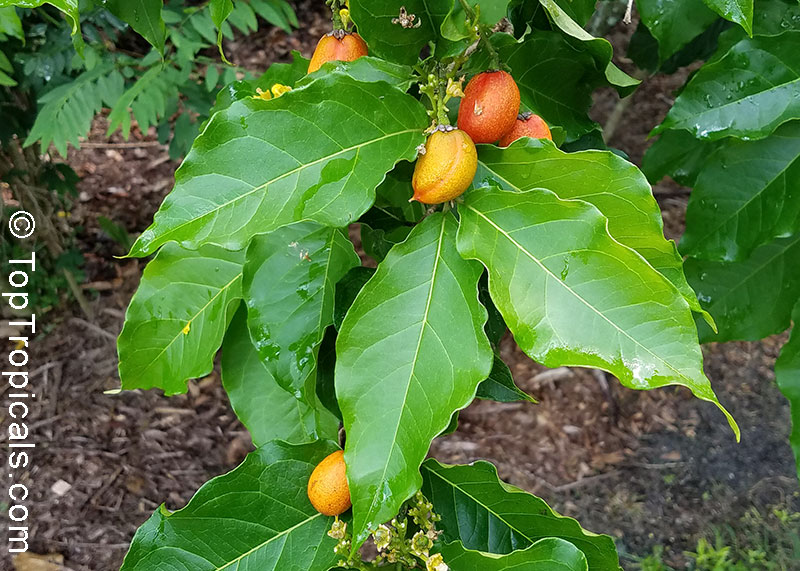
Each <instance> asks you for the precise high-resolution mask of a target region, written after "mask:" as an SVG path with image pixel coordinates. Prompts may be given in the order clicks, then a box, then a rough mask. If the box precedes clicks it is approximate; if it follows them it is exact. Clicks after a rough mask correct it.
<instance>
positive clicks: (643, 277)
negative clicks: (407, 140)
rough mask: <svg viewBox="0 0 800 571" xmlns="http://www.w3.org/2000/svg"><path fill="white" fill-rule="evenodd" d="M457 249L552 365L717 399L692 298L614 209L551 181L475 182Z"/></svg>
mask: <svg viewBox="0 0 800 571" xmlns="http://www.w3.org/2000/svg"><path fill="white" fill-rule="evenodd" d="M459 213H460V215H461V225H460V228H459V232H458V250H459V252H460V253H461V255H462V256H464V257H465V258H469V259H478V260H480V261H481V262H483V264H484V265H485V266H486V267H487V268H488V269H489V291H490V292H491V295H492V300H493V301H494V302H495V304H496V305H497V308H498V309H499V310H500V312H501V313H502V314H503V317H504V318H505V321H506V323H507V324H508V327H509V329H510V330H511V332H512V333H513V334H514V339H515V340H516V342H517V344H518V345H519V346H520V348H521V349H522V350H523V351H525V352H526V353H527V354H528V355H529V356H530V357H532V358H533V359H535V360H537V361H538V362H540V363H542V364H544V365H545V366H547V367H560V366H584V367H594V368H598V369H603V370H605V371H608V372H610V373H612V374H613V375H615V376H616V377H617V378H619V380H620V381H621V382H622V384H623V385H625V386H627V387H630V388H633V389H653V388H657V387H663V386H667V385H683V386H685V387H688V388H689V389H690V390H691V391H692V392H693V393H694V394H695V396H697V397H699V398H701V399H703V400H707V401H709V402H713V403H715V404H716V405H717V406H719V407H720V409H721V410H722V411H723V412H724V413H725V414H726V416H727V417H728V421H729V423H730V425H731V428H732V429H733V430H734V432H735V433H736V435H737V438H738V435H739V430H738V427H737V426H736V423H735V422H734V421H733V419H732V418H731V417H730V415H729V414H728V413H727V411H725V409H724V408H722V406H721V405H720V404H719V402H718V401H717V398H716V396H715V395H714V392H713V390H712V389H711V383H710V382H709V381H708V379H707V378H706V376H705V374H704V373H703V367H702V360H703V359H702V353H701V352H700V347H699V345H698V344H697V332H696V329H695V325H694V322H693V320H692V314H691V311H690V309H689V305H688V304H687V302H686V300H685V299H684V298H683V296H681V295H680V292H678V290H677V289H676V288H675V286H673V285H672V284H671V283H670V282H669V281H667V280H666V278H664V277H663V276H662V275H661V274H660V273H658V272H657V271H656V270H654V269H653V268H652V266H650V265H649V264H648V263H647V262H646V261H645V260H644V259H643V258H642V257H641V256H639V255H638V254H637V253H636V252H634V251H633V250H630V249H629V248H627V247H626V246H623V245H622V244H620V243H619V242H617V241H616V240H614V239H613V238H612V237H611V236H610V235H609V234H608V231H607V229H606V226H607V223H608V222H607V220H606V218H605V217H604V216H603V215H602V214H601V213H600V212H599V211H598V210H597V209H596V208H595V207H594V206H592V205H590V204H588V203H586V202H583V201H580V200H561V199H560V198H558V197H557V196H556V195H555V194H553V193H552V192H550V191H549V190H544V189H536V190H532V191H528V192H506V191H498V190H496V189H489V190H473V191H470V192H468V193H467V194H466V201H465V202H464V204H463V205H462V206H459Z"/></svg>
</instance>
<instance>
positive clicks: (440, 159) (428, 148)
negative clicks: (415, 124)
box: [411, 128, 478, 204]
mask: <svg viewBox="0 0 800 571" xmlns="http://www.w3.org/2000/svg"><path fill="white" fill-rule="evenodd" d="M477 169H478V153H477V152H476V150H475V143H473V142H472V139H470V138H469V135H467V134H466V133H465V132H464V131H461V130H460V129H452V128H451V129H450V130H438V131H435V132H434V133H433V134H432V135H431V136H430V137H428V140H427V141H426V143H425V154H420V156H419V158H418V159H417V164H416V166H415V167H414V177H413V178H412V180H411V184H412V186H413V187H414V200H418V201H420V202H423V203H425V204H439V203H441V202H447V201H448V200H453V199H454V198H456V197H458V196H461V194H462V193H463V192H464V191H465V190H467V188H468V187H469V185H470V183H472V179H473V178H474V177H475V171H476V170H477Z"/></svg>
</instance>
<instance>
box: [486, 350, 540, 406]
mask: <svg viewBox="0 0 800 571" xmlns="http://www.w3.org/2000/svg"><path fill="white" fill-rule="evenodd" d="M475 396H476V397H477V398H479V399H488V400H493V401H497V402H517V401H528V402H532V403H535V402H536V399H535V398H533V397H532V396H531V395H529V394H528V393H526V392H525V391H523V390H522V389H520V388H519V387H518V386H517V385H516V384H515V383H514V378H513V377H512V376H511V369H509V368H508V365H506V364H505V363H504V362H503V360H502V359H501V358H500V356H499V355H497V354H495V356H494V364H493V365H492V372H491V373H489V378H488V379H486V380H485V381H482V382H481V384H480V385H478V392H477V393H476V394H475Z"/></svg>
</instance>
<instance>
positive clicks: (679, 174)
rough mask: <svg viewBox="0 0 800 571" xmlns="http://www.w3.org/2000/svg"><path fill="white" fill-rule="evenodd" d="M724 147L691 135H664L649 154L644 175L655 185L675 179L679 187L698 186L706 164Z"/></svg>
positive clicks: (669, 132) (680, 131) (665, 132)
mask: <svg viewBox="0 0 800 571" xmlns="http://www.w3.org/2000/svg"><path fill="white" fill-rule="evenodd" d="M721 144H723V143H722V142H716V141H715V142H712V141H702V140H700V139H695V138H694V137H693V136H692V134H691V133H689V132H688V131H682V130H676V131H673V130H671V129H670V130H667V131H664V132H663V133H661V135H659V136H658V139H656V141H655V142H654V143H653V144H652V145H651V146H650V148H648V149H647V152H645V154H644V158H643V159H642V172H644V174H645V175H646V176H647V180H649V181H650V182H651V183H653V184H655V183H657V182H658V181H659V180H661V179H662V178H664V177H665V176H671V177H672V178H673V179H674V180H675V182H677V183H678V184H682V185H684V186H694V183H695V181H696V180H697V175H698V174H699V173H700V172H701V171H702V169H703V165H704V164H705V161H706V160H707V159H708V157H709V156H710V155H711V154H712V153H713V152H714V151H715V150H716V149H718V148H719V147H720V146H721Z"/></svg>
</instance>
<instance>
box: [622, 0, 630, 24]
mask: <svg viewBox="0 0 800 571" xmlns="http://www.w3.org/2000/svg"><path fill="white" fill-rule="evenodd" d="M631 16H633V0H628V7H627V8H626V9H625V16H624V17H623V18H622V22H623V23H625V24H630V23H631Z"/></svg>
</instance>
